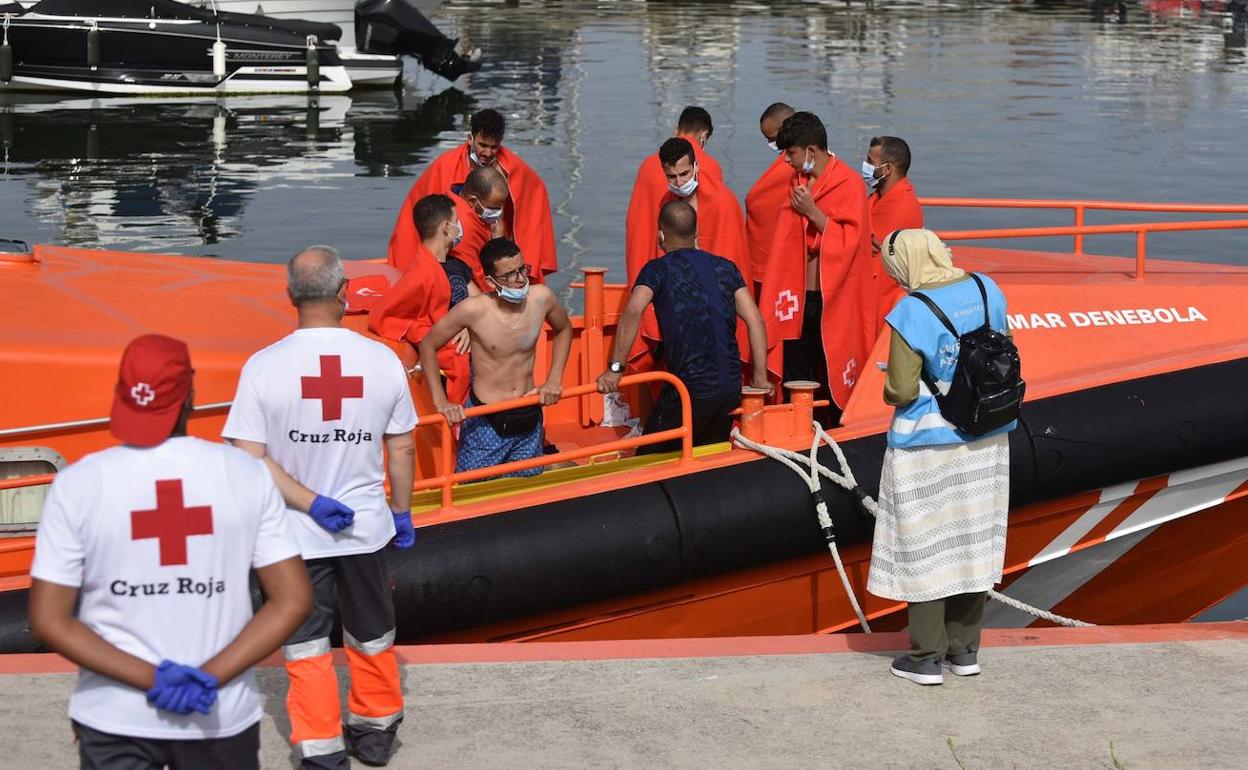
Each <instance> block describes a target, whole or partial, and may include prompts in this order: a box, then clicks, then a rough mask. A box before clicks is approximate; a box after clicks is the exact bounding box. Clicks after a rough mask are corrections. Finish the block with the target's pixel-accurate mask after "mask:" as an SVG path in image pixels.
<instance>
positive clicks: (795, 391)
mask: <svg viewBox="0 0 1248 770" xmlns="http://www.w3.org/2000/svg"><path fill="white" fill-rule="evenodd" d="M818 387H819V383H817V382H811V381H810V380H790V381H789V382H786V383H784V389H785V390H787V391H788V392H789V402H790V405H791V407H792V409H793V428H792V430H793V436H792V437H793V438H795V439H798V438H800V439H803V440H805V441H810V440H811V439H812V438H814V436H815V429H814V428H813V427H811V421H812V420H814V418H815V389H816V388H818Z"/></svg>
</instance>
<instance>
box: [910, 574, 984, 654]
mask: <svg viewBox="0 0 1248 770" xmlns="http://www.w3.org/2000/svg"><path fill="white" fill-rule="evenodd" d="M987 598H988V592H987V591H984V592H982V593H975V594H955V595H954V596H946V597H945V598H943V599H935V600H933V601H930V602H911V603H910V608H909V610H908V612H907V614H908V615H909V618H910V659H911V660H916V661H918V660H922V659H923V658H929V657H931V656H933V655H939V656H940V657H942V658H943V657H944V656H945V655H961V654H962V653H964V652H978V651H979V632H980V629H981V627H982V626H983V623H984V602H985V601H986V600H987Z"/></svg>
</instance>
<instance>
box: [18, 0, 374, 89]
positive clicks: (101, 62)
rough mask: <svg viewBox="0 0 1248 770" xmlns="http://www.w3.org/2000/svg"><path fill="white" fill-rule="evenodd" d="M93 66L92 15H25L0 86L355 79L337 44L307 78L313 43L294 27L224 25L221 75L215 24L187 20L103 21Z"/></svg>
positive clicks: (194, 85) (337, 83)
mask: <svg viewBox="0 0 1248 770" xmlns="http://www.w3.org/2000/svg"><path fill="white" fill-rule="evenodd" d="M95 24H96V25H97V29H98V35H99V37H98V51H99V53H98V56H97V58H96V59H95V61H97V62H98V63H96V64H92V59H91V58H90V54H89V49H90V45H91V44H90V43H89V34H91V32H92V20H88V19H85V18H80V17H56V16H42V15H38V14H26V15H24V16H19V17H16V18H14V19H12V20H11V23H10V28H9V31H8V37H9V41H10V43H11V45H12V46H13V58H14V62H15V65H14V68H13V77H12V79H11V80H10V81H9V82H7V83H0V91H74V92H84V93H99V94H128V95H134V94H149V95H176V94H205V93H211V94H223V95H228V94H248V93H307V92H317V93H341V92H345V91H348V90H350V89H351V87H352V81H351V78H350V76H349V74H348V71H347V68H346V67H344V66H343V63H342V61H341V60H340V58H339V56H338V52H337V49H336V48H335V47H334V46H332V45H325V44H318V45H317V46H316V48H315V51H316V60H317V67H318V70H319V74H318V76H317V77H316V78H315V80H314V81H310V79H309V76H308V61H307V57H308V44H307V42H306V40H305V39H304V38H303V37H301V36H299V35H297V34H294V33H291V32H289V31H281V30H274V31H272V32H269V31H266V30H264V29H262V28H260V29H257V28H254V27H246V28H239V29H238V34H232V33H234V32H235V29H234V28H232V27H230V26H226V25H223V26H222V27H221V40H222V42H224V43H225V48H226V51H225V59H224V64H225V69H224V75H223V76H218V75H217V74H216V73H214V71H213V58H212V47H213V44H214V42H215V41H216V39H217V28H216V26H215V25H212V24H207V23H202V22H198V21H194V20H183V19H154V20H132V19H100V20H96V21H95Z"/></svg>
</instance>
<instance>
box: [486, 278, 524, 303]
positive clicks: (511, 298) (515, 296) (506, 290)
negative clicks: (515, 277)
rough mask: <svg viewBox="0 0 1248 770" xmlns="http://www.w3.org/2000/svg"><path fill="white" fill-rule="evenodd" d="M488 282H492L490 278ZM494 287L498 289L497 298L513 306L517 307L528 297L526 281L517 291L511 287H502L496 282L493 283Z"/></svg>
mask: <svg viewBox="0 0 1248 770" xmlns="http://www.w3.org/2000/svg"><path fill="white" fill-rule="evenodd" d="M490 280H492V281H493V280H494V279H492V278H491V279H490ZM494 285H495V286H497V287H498V296H500V297H502V298H503V299H505V300H507V301H508V302H510V303H511V304H513V305H519V304H520V303H521V302H524V298H525V297H527V296H529V282H528V281H525V282H524V286H521V287H520V288H518V289H517V288H513V287H511V286H502V285H500V284H499V283H498V282H497V281H494Z"/></svg>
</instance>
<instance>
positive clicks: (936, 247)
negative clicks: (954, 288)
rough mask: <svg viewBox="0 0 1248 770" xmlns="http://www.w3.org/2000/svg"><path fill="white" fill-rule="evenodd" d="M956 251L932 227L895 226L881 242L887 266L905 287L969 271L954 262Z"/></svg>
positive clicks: (945, 278)
mask: <svg viewBox="0 0 1248 770" xmlns="http://www.w3.org/2000/svg"><path fill="white" fill-rule="evenodd" d="M952 257H953V255H952V253H951V252H950V251H949V247H948V246H946V245H945V242H944V241H942V240H941V239H939V238H937V237H936V233H934V232H932V231H931V230H895V231H893V232H892V233H889V234H888V236H887V237H886V238H884V241H883V243H881V244H880V258H881V259H883V260H884V269H885V270H887V271H888V274H889V275H891V276H892V277H893V279H894V280H896V281H897V283H899V284H901V287H902V288H903V289H905V290H906V291H914V290H915V289H917V288H919V287H920V286H923V285H925V284H929V283H936V282H944V281H952V280H954V279H957V278H961V277H962V276H964V275H966V272H965V271H963V270H962V269H961V268H959V267H954V266H953V259H952Z"/></svg>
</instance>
